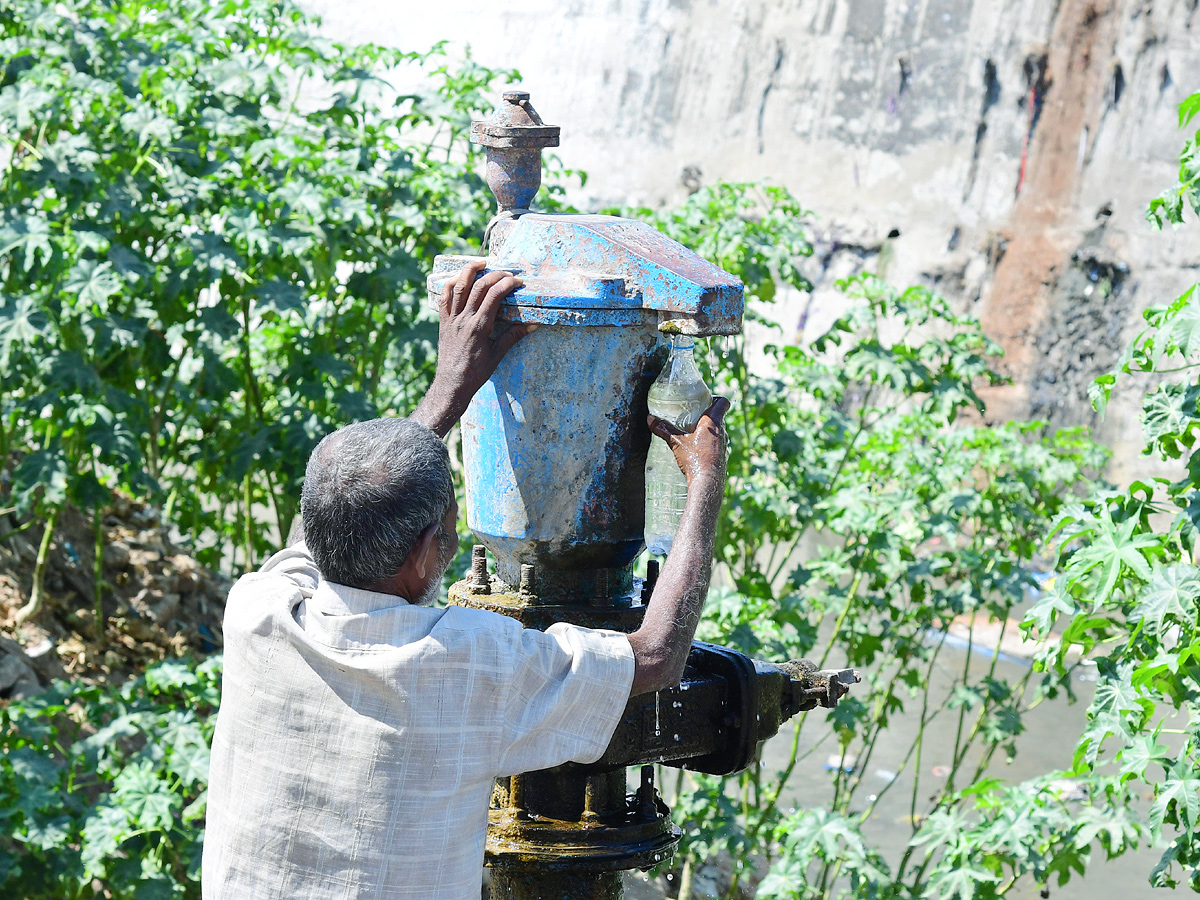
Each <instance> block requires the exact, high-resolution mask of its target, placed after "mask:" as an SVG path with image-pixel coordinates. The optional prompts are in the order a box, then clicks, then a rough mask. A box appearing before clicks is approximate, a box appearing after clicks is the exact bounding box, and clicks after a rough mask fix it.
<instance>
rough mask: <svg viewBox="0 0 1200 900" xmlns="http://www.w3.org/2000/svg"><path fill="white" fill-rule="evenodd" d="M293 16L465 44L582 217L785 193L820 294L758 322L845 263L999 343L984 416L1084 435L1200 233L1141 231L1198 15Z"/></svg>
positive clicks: (546, 7) (458, 1)
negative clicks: (513, 106) (626, 207)
mask: <svg viewBox="0 0 1200 900" xmlns="http://www.w3.org/2000/svg"><path fill="white" fill-rule="evenodd" d="M306 5H307V6H308V7H309V8H310V9H313V10H316V11H318V12H320V13H321V14H322V15H323V16H324V17H325V19H326V30H327V31H328V33H330V34H331V35H332V36H335V37H338V38H344V39H354V40H375V41H380V42H383V43H390V44H395V45H399V46H402V47H405V48H408V49H417V48H422V47H427V46H429V45H430V44H431V43H432V42H433V41H435V40H441V39H449V40H452V41H460V42H469V43H470V44H471V46H472V48H473V52H474V55H475V57H476V58H477V59H479V60H480V61H481V62H483V63H486V64H488V65H492V66H515V67H517V68H518V69H520V70H521V72H522V74H523V76H524V85H525V86H526V87H527V88H529V89H530V90H532V91H533V93H534V100H535V102H536V105H537V108H538V110H539V111H540V112H541V113H542V116H543V118H544V119H545V121H547V122H552V123H555V124H558V125H561V126H562V128H563V132H562V134H563V140H562V146H561V148H560V151H559V152H560V155H561V157H562V159H563V161H564V162H565V163H566V164H567V165H568V166H570V167H574V168H581V169H584V170H586V171H587V172H589V174H590V176H591V177H590V179H589V181H588V184H587V187H586V189H585V190H581V191H578V192H577V194H576V195H575V197H574V199H575V201H576V202H577V203H578V204H580V205H582V206H585V207H587V206H598V205H601V204H610V203H625V202H636V203H645V204H650V205H654V204H665V203H675V202H678V201H680V200H681V199H682V198H683V197H685V196H686V194H687V192H688V191H689V190H693V189H695V187H696V186H697V185H698V184H702V183H707V182H711V181H715V180H717V179H739V180H740V179H746V180H750V179H763V178H766V179H771V180H773V181H776V182H779V183H782V184H785V185H786V186H788V187H789V188H791V189H792V190H793V191H794V192H795V193H796V194H797V195H798V196H799V197H800V198H801V199H802V200H803V202H804V203H805V204H806V205H807V206H808V207H809V208H811V209H813V210H814V211H815V212H816V213H817V218H816V220H815V221H814V230H815V233H816V234H817V236H818V237H819V242H818V253H817V255H816V256H815V257H814V259H813V260H812V261H811V263H812V265H811V273H812V276H813V277H814V279H815V280H816V281H817V285H818V287H817V291H816V292H815V294H814V297H813V299H812V302H811V303H810V302H808V300H807V298H791V299H790V300H787V301H785V302H784V303H783V304H782V305H781V306H780V308H779V316H780V321H781V323H782V324H783V325H784V326H785V331H786V332H788V333H792V334H794V333H795V332H796V331H797V330H805V329H807V330H809V331H810V332H811V330H812V329H813V328H815V327H819V325H820V324H821V322H823V321H824V320H825V316H826V315H827V312H826V311H827V310H828V309H830V308H831V307H832V306H834V305H835V304H836V298H835V297H834V296H833V289H832V279H833V277H835V276H840V275H843V274H846V273H848V272H851V271H854V270H856V269H859V268H863V267H866V268H870V269H879V270H882V271H884V272H885V273H886V275H887V277H888V278H889V279H890V280H892V281H894V282H896V283H910V282H917V281H923V282H926V283H930V284H933V285H934V286H936V287H937V288H938V289H940V290H941V291H942V292H943V293H944V294H946V295H947V296H948V297H951V298H952V299H954V300H956V301H957V302H958V303H959V304H960V305H961V307H962V308H963V309H965V310H969V311H972V312H974V313H975V314H977V315H979V316H980V317H981V318H982V320H983V322H984V323H985V326H986V328H987V329H988V331H989V332H990V333H991V334H992V335H993V336H994V337H995V338H996V339H997V340H999V341H1000V342H1001V344H1002V345H1004V347H1005V349H1006V350H1007V352H1008V359H1007V361H1006V366H1007V367H1008V369H1009V370H1010V371H1011V373H1012V374H1013V376H1014V378H1015V380H1016V383H1015V384H1014V385H1013V386H1012V387H1010V388H1005V389H1002V390H998V391H994V392H993V393H992V395H991V396H990V397H989V400H990V401H991V413H992V415H993V416H996V417H1011V416H1022V415H1027V414H1030V413H1033V414H1036V415H1040V416H1046V417H1049V418H1050V419H1051V420H1052V421H1053V422H1055V423H1056V424H1066V423H1073V422H1090V421H1091V420H1092V416H1091V413H1090V409H1089V407H1088V404H1087V400H1086V386H1087V384H1088V383H1089V382H1090V380H1091V379H1092V378H1093V377H1094V376H1095V375H1096V374H1098V373H1099V372H1102V371H1105V370H1106V369H1107V368H1108V367H1109V366H1110V365H1111V363H1112V362H1113V360H1115V358H1116V355H1117V353H1118V352H1119V348H1120V347H1122V346H1123V345H1124V344H1125V343H1126V342H1127V341H1128V339H1129V338H1131V337H1132V336H1133V334H1135V333H1136V331H1137V329H1138V326H1139V323H1140V316H1139V315H1138V312H1139V311H1140V310H1141V309H1142V308H1144V307H1145V306H1147V305H1150V304H1153V303H1159V302H1165V301H1166V300H1168V299H1170V298H1172V297H1174V296H1175V295H1176V294H1177V293H1179V292H1180V291H1181V290H1182V289H1183V287H1184V286H1185V285H1186V283H1187V281H1188V279H1189V278H1194V277H1195V272H1194V271H1189V269H1194V268H1195V267H1196V266H1197V265H1198V264H1200V227H1193V228H1192V229H1191V230H1190V231H1182V232H1180V233H1179V234H1178V235H1175V236H1172V235H1169V234H1165V235H1160V234H1157V233H1154V232H1152V231H1151V230H1150V229H1149V227H1148V226H1147V225H1146V224H1145V222H1144V221H1143V212H1144V209H1145V207H1146V204H1147V202H1148V201H1149V199H1150V198H1151V197H1152V196H1154V195H1155V194H1157V193H1158V192H1159V191H1160V190H1162V189H1163V188H1164V187H1165V186H1167V185H1169V184H1171V183H1173V175H1174V159H1175V155H1176V153H1177V152H1178V148H1179V146H1180V143H1181V139H1180V134H1179V133H1178V132H1177V131H1176V127H1175V106H1176V104H1177V103H1178V101H1179V100H1180V99H1181V98H1182V97H1183V96H1186V94H1187V93H1189V92H1190V91H1191V90H1195V89H1198V88H1200V14H1198V13H1197V2H1196V0H1159V2H1151V0H1007V2H997V0H792V2H780V0H737V2H734V0H526V2H522V3H518V4H495V3H485V2H482V0H446V2H444V3H441V4H438V5H436V7H423V6H422V7H419V6H417V5H416V4H398V5H395V6H386V5H383V4H376V3H371V2H367V0H342V2H340V3H337V4H335V3H332V2H330V0H308V2H307V4H306ZM514 7H515V8H514ZM614 113H615V118H616V121H615V123H614ZM889 235H891V236H890V237H889ZM1106 273H1107V274H1106ZM1114 274H1115V275H1117V276H1119V277H1115V278H1113V277H1109V276H1110V275H1114ZM1089 286H1090V287H1091V290H1090V291H1089V290H1088V288H1089ZM1137 409H1138V403H1137V402H1136V399H1134V398H1131V399H1128V400H1126V401H1123V402H1120V403H1118V404H1116V406H1115V407H1114V408H1113V409H1112V410H1111V411H1110V413H1109V416H1108V419H1107V420H1106V421H1105V422H1104V423H1103V424H1102V425H1101V426H1100V428H1099V434H1100V436H1101V437H1102V439H1104V440H1105V441H1106V442H1107V443H1109V444H1110V445H1112V446H1113V447H1114V449H1115V450H1116V451H1117V462H1116V468H1115V470H1114V472H1113V473H1112V474H1113V475H1114V476H1116V477H1118V478H1121V477H1126V476H1128V475H1129V474H1132V472H1133V467H1136V466H1137V465H1138V463H1137V461H1136V453H1137V450H1138V449H1140V437H1139V434H1138V428H1137V421H1136V414H1137Z"/></svg>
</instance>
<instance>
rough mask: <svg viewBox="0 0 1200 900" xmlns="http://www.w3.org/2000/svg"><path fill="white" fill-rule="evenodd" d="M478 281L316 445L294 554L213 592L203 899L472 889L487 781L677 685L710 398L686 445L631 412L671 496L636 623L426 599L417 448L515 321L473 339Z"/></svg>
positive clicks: (423, 488) (429, 555)
mask: <svg viewBox="0 0 1200 900" xmlns="http://www.w3.org/2000/svg"><path fill="white" fill-rule="evenodd" d="M480 269H481V266H480V265H472V266H468V267H467V268H466V269H464V270H463V271H462V273H461V274H460V275H459V277H458V278H457V279H455V280H454V281H453V282H452V283H451V284H450V285H448V286H447V288H446V291H445V293H444V294H443V296H442V298H441V303H440V307H441V309H440V318H441V323H440V328H439V336H438V363H437V374H436V375H435V377H434V381H433V386H432V388H431V389H430V391H429V394H428V395H427V396H426V397H425V399H424V400H422V402H421V403H420V405H419V406H418V407H417V409H416V411H415V412H414V413H413V414H412V416H411V417H410V418H408V419H376V420H374V421H370V422H362V423H359V424H355V425H350V426H347V427H346V428H343V429H341V430H339V431H337V432H334V433H333V434H331V435H329V436H328V437H326V438H325V439H324V440H323V441H321V443H320V444H319V445H318V446H317V448H316V450H315V451H313V454H312V457H311V458H310V460H309V463H308V470H307V473H306V477H305V483H304V491H303V495H302V502H301V513H302V518H303V528H304V540H303V542H302V543H297V544H294V545H293V546H292V547H290V548H288V549H287V550H284V551H282V552H280V553H277V554H276V555H275V556H273V557H272V558H271V559H270V560H268V561H267V563H266V564H265V565H264V566H263V568H262V569H261V570H260V571H259V572H256V573H254V574H251V575H247V576H245V577H244V578H242V579H241V580H240V581H238V583H237V584H236V585H235V586H234V588H233V590H232V591H231V592H230V595H229V601H228V605H227V607H226V611H225V675H224V685H223V694H222V702H221V710H220V714H219V715H218V717H217V727H216V734H215V736H214V738H213V753H212V768H211V773H210V783H209V793H208V828H207V834H206V838H205V846H204V859H203V895H204V898H205V900H264V898H289V900H318V898H320V900H335V898H339V900H340V898H355V900H360V898H361V900H366V898H400V897H406V898H422V900H433V898H439V900H440V898H446V900H476V898H478V897H479V893H480V884H481V877H482V876H481V872H482V863H483V848H484V842H485V834H486V830H487V808H488V801H489V797H490V795H491V791H492V783H493V780H494V779H495V778H496V777H498V776H502V775H509V774H513V773H517V772H524V771H531V770H536V769H543V768H547V767H549V766H555V765H559V764H561V763H564V762H567V761H569V760H576V761H579V762H591V761H593V760H595V759H597V758H598V757H599V756H600V755H601V753H602V752H603V751H604V749H605V747H606V746H607V744H608V741H609V739H610V738H611V736H612V732H613V729H614V728H615V727H616V724H617V721H618V719H619V718H620V715H621V712H622V711H623V709H624V707H625V704H626V701H627V700H628V698H629V697H630V695H631V694H638V693H642V692H646V691H656V690H660V689H661V688H664V687H667V686H669V685H673V684H675V683H677V682H678V681H679V678H680V677H681V675H682V674H683V667H684V663H685V661H686V659H687V655H688V649H689V647H690V645H691V641H692V636H693V634H694V632H695V629H696V622H697V620H698V619H699V616H700V610H701V606H702V605H703V602H704V596H705V593H706V591H707V588H708V579H709V574H710V570H711V565H712V552H713V535H714V530H715V526H716V519H717V513H718V510H719V508H720V503H721V495H722V492H723V488H724V481H725V446H724V443H725V436H724V431H723V429H722V419H723V417H724V414H725V411H726V410H727V409H728V406H729V404H728V402H727V401H726V400H724V399H720V398H719V399H718V400H717V401H716V402H715V403H714V404H713V406H712V408H711V409H710V410H709V412H708V413H707V414H706V416H705V417H704V418H702V419H701V420H700V424H699V426H698V427H697V428H696V430H695V432H694V433H692V434H680V433H678V432H676V431H674V430H673V429H672V428H671V427H670V426H669V425H668V424H667V423H665V422H662V421H659V420H655V419H652V420H651V427H652V428H653V430H654V431H655V433H656V434H658V435H660V436H661V437H663V438H664V439H665V440H667V442H668V443H669V444H670V445H671V447H672V449H673V450H674V452H675V457H676V459H677V460H678V462H679V465H680V467H681V468H682V469H683V471H684V473H685V474H686V475H687V478H688V483H689V489H688V501H687V508H686V510H685V512H684V515H683V521H682V522H681V524H680V527H679V532H678V535H677V537H676V540H675V544H674V549H673V550H672V551H671V554H670V556H669V557H668V558H667V560H666V563H665V564H664V566H663V569H662V574H661V575H660V577H659V580H658V584H657V587H656V588H655V591H654V595H653V597H652V598H651V600H650V602H649V605H648V608H647V610H646V614H645V618H644V620H643V623H642V625H641V627H639V628H638V630H637V631H635V632H633V633H632V634H628V635H626V634H620V633H617V632H612V631H597V630H590V629H586V628H579V627H576V626H572V625H567V624H563V623H560V624H557V625H554V626H553V627H551V628H550V629H549V630H548V631H546V632H545V633H543V632H539V631H532V630H527V629H523V628H522V627H521V626H520V625H519V624H518V623H517V622H516V621H515V620H513V619H509V618H506V617H504V616H500V615H495V614H493V613H489V612H484V611H480V610H471V609H461V608H453V607H452V608H450V609H436V608H433V607H431V606H430V605H429V604H430V602H431V601H432V600H433V599H434V598H435V597H436V595H437V592H438V587H439V585H440V584H441V581H442V576H443V575H444V573H445V572H446V569H447V567H448V566H449V564H450V561H451V559H452V558H453V556H454V553H455V551H456V550H457V547H458V535H457V533H456V532H455V522H456V520H457V517H458V507H457V504H456V503H455V501H454V491H453V487H452V484H451V479H450V468H449V465H448V457H447V453H446V448H445V446H444V445H443V444H442V440H441V439H442V438H444V437H445V435H446V433H447V432H448V431H449V430H450V428H451V426H452V425H453V424H454V423H455V422H456V421H458V418H459V417H460V416H461V415H462V413H463V411H464V410H465V409H466V407H467V404H468V403H469V402H470V400H471V397H472V396H473V395H474V394H475V392H476V390H478V389H479V387H480V386H481V385H482V384H483V383H484V382H485V381H486V380H487V379H488V378H489V377H490V375H491V373H492V372H493V371H494V370H495V368H496V365H497V364H498V363H499V361H500V359H501V358H502V357H503V356H504V354H505V353H506V352H507V350H508V349H509V348H510V347H511V346H512V345H513V344H515V343H516V342H517V341H518V340H520V339H521V338H522V337H524V336H525V334H526V333H528V331H529V330H532V328H534V327H536V326H512V327H510V328H508V329H507V330H505V331H502V332H501V333H500V334H499V335H498V336H494V332H495V330H496V313H497V311H498V310H499V308H500V304H501V303H502V301H503V300H504V298H505V297H506V296H508V294H509V293H510V292H511V291H513V290H515V289H516V288H517V287H519V286H520V281H519V280H517V279H515V278H513V277H511V276H508V275H505V274H504V273H496V272H492V273H488V274H486V275H483V276H482V277H480Z"/></svg>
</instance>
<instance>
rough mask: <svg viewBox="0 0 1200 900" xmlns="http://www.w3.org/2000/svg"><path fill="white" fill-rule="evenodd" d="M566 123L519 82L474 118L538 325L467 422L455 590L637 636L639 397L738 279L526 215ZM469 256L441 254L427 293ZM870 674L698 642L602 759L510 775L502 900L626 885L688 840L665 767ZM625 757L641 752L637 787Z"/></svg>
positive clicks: (504, 258) (641, 587)
mask: <svg viewBox="0 0 1200 900" xmlns="http://www.w3.org/2000/svg"><path fill="white" fill-rule="evenodd" d="M558 137H559V129H558V127H557V126H550V125H545V124H544V123H543V122H542V120H541V119H540V118H539V116H538V114H537V112H536V111H535V110H534V109H533V107H532V106H531V105H530V102H529V94H527V93H525V92H523V91H508V92H506V93H505V94H504V96H503V100H502V102H501V104H500V107H499V109H498V110H497V111H496V113H495V114H494V115H493V116H492V118H491V119H489V120H487V121H483V122H474V123H472V126H471V140H472V141H473V142H474V143H477V144H481V145H482V146H483V147H485V148H486V150H487V181H488V185H489V186H490V187H491V189H492V192H493V193H494V194H495V196H496V199H497V201H498V204H499V212H498V214H497V215H496V217H495V218H494V219H493V220H492V222H491V224H489V226H488V229H487V232H486V234H485V241H484V243H485V250H486V252H487V257H486V263H487V267H488V269H492V270H496V269H503V270H507V271H509V272H513V273H514V274H517V275H519V276H520V277H521V278H522V279H523V281H524V286H523V287H522V288H520V289H519V290H518V291H516V292H515V293H513V294H512V295H511V296H510V297H509V298H508V300H507V301H506V303H505V305H504V306H503V307H502V309H501V312H500V315H499V318H500V319H501V320H504V321H509V322H537V323H539V326H540V327H539V328H538V330H537V331H536V332H534V333H532V334H531V335H529V336H528V337H526V338H525V339H524V340H522V341H521V342H519V343H518V344H517V345H516V346H515V347H514V348H513V349H512V350H511V351H509V353H508V355H507V356H506V357H505V359H504V360H503V361H502V362H501V364H500V366H499V368H498V369H497V370H496V372H495V374H494V375H493V376H492V378H491V379H490V380H489V381H488V383H487V384H486V385H485V386H484V387H483V388H482V389H481V390H480V391H479V393H478V394H476V396H475V398H474V400H473V401H472V402H471V405H470V407H469V408H468V410H467V412H466V415H464V417H463V419H462V423H461V428H462V447H463V450H462V455H463V466H464V470H465V480H466V495H467V497H466V499H467V503H466V507H467V523H468V525H469V526H470V528H471V530H472V531H473V532H474V533H475V535H476V537H477V538H478V539H479V541H480V544H479V545H477V546H476V547H475V551H474V558H473V566H472V570H471V574H470V575H469V577H468V578H467V579H465V580H464V581H461V582H459V583H457V584H455V585H454V586H453V587H452V588H451V589H450V600H451V602H452V603H455V604H459V605H464V606H472V607H477V608H482V609H489V610H493V611H495V612H498V613H502V614H504V615H507V616H512V617H514V618H516V619H518V620H520V621H521V622H522V623H523V624H524V625H525V626H527V627H531V628H546V627H548V626H549V625H550V624H552V623H553V622H556V621H566V622H572V623H574V624H578V625H585V626H589V627H599V628H613V629H617V630H620V631H626V632H628V631H633V630H635V629H636V628H637V627H638V624H639V622H640V621H641V617H642V614H643V612H644V610H645V602H646V601H648V600H649V598H650V596H651V594H652V592H653V589H654V583H653V582H654V578H655V575H656V573H657V565H656V564H655V563H654V562H653V561H651V562H650V564H649V566H648V577H647V578H646V579H645V580H642V579H639V578H637V577H635V575H634V567H633V564H634V561H635V559H636V557H637V556H638V554H639V553H640V552H641V550H642V546H643V543H642V525H643V499H644V483H643V479H644V476H643V472H644V469H645V464H646V452H647V448H648V446H649V442H650V432H649V429H648V428H647V426H646V394H647V391H648V389H649V387H650V384H651V383H652V382H653V381H654V378H655V376H656V375H657V372H658V370H659V369H660V368H661V366H662V364H663V361H664V359H665V356H666V340H665V336H666V335H669V334H671V333H677V334H688V335H696V336H708V335H728V334H737V333H739V332H740V331H741V325H742V311H743V295H742V284H741V282H740V281H738V279H736V278H735V277H733V276H732V275H730V274H729V273H728V272H725V271H723V270H721V269H719V268H717V267H716V266H714V265H713V264H712V263H710V262H708V261H707V260H704V259H702V258H701V257H699V256H697V255H696V254H695V253H693V252H691V251H690V250H688V249H687V248H686V247H683V246H682V245H680V244H678V243H676V242H675V241H673V240H671V239H670V238H668V237H667V236H666V235H663V234H661V233H659V232H658V231H655V230H654V229H652V228H651V227H650V226H648V225H646V224H644V223H641V222H635V221H632V220H629V219H622V218H618V217H615V216H596V215H546V214H541V213H533V212H530V211H529V209H528V206H529V203H530V201H532V199H533V197H534V195H535V194H536V193H537V189H538V187H539V185H540V184H541V151H542V148H543V147H556V146H558ZM471 259H473V258H472V257H464V256H450V255H445V256H439V257H438V258H437V259H436V260H435V261H434V270H433V273H432V274H431V275H430V276H429V283H428V286H429V296H430V299H431V302H433V303H435V304H436V302H437V298H438V297H439V296H440V294H441V290H442V287H443V286H444V285H445V283H446V281H447V280H448V279H450V278H452V277H453V276H454V275H456V274H457V273H458V271H459V270H460V269H461V268H462V266H463V265H464V264H465V263H467V262H468V261H470V260H471ZM488 551H490V552H491V554H492V556H493V557H494V560H495V572H494V574H493V573H490V572H489V570H488V559H487V557H488ZM857 680H858V679H857V674H856V673H854V672H851V671H849V670H841V671H824V672H819V671H817V669H816V666H814V665H812V664H811V663H808V662H807V661H804V660H800V661H796V662H791V663H784V664H782V665H775V664H771V663H766V662H762V661H759V660H753V659H750V658H749V657H747V656H744V655H743V654H741V653H738V652H737V651H735V650H731V649H728V648H725V647H718V646H714V645H710V644H703V643H700V642H696V643H695V644H694V645H693V647H692V652H691V655H690V657H689V660H688V667H687V671H686V673H685V675H684V678H683V681H682V682H681V683H680V685H679V686H678V687H676V688H673V689H671V690H666V691H661V692H659V693H656V694H646V695H642V696H638V697H634V698H632V699H631V700H630V702H629V705H628V707H627V709H626V711H625V714H624V716H623V718H622V720H621V723H620V724H619V725H618V727H617V730H616V733H615V734H614V736H613V739H612V742H611V743H610V745H609V748H608V750H607V751H606V752H605V754H604V755H603V756H602V757H601V759H600V760H598V761H597V762H595V763H592V764H590V765H586V766H585V765H578V764H567V765H564V766H559V767H557V768H555V769H549V770H545V771H541V772H527V773H524V774H520V775H514V776H512V777H510V778H503V779H499V780H498V781H497V784H496V790H495V794H494V796H493V801H492V809H491V812H490V824H489V829H488V843H487V863H488V865H490V866H491V867H492V868H493V878H492V891H493V896H494V897H496V898H498V900H542V898H552V897H553V898H579V900H619V898H620V897H621V896H622V889H621V880H620V873H621V871H622V870H625V869H634V868H648V867H651V866H653V865H655V864H657V863H659V862H661V861H663V860H664V859H666V858H667V857H669V856H670V855H671V854H672V853H673V852H674V849H675V846H676V845H677V844H678V841H679V832H678V829H676V828H675V827H674V825H673V824H672V823H671V819H670V811H669V810H668V808H667V807H666V805H665V804H664V803H663V801H662V799H661V798H660V796H659V794H658V792H657V790H656V789H655V785H654V779H653V766H652V764H653V763H663V764H666V765H668V766H682V767H686V768H689V769H691V770H693V771H697V772H706V773H711V774H718V775H724V774H729V773H732V772H737V771H740V770H741V769H743V768H745V767H746V766H747V765H749V764H750V763H751V762H752V761H753V760H754V758H755V756H756V754H757V752H758V748H759V745H760V744H761V742H762V741H764V740H766V739H767V738H769V737H771V736H772V735H774V734H775V733H776V732H777V731H778V729H779V727H780V725H781V724H782V723H783V722H784V721H786V720H787V719H788V718H790V717H791V716H793V715H795V713H797V712H798V711H800V710H804V709H811V708H813V707H815V706H817V705H818V704H819V705H822V706H833V705H834V704H836V703H837V701H838V698H839V697H841V696H842V694H843V693H845V691H846V689H847V687H848V685H849V684H850V683H852V682H854V681H857ZM629 766H641V767H642V769H641V773H640V776H639V783H638V786H637V787H636V789H635V790H634V791H633V792H632V793H629V792H628V791H627V785H626V768H627V767H629Z"/></svg>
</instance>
